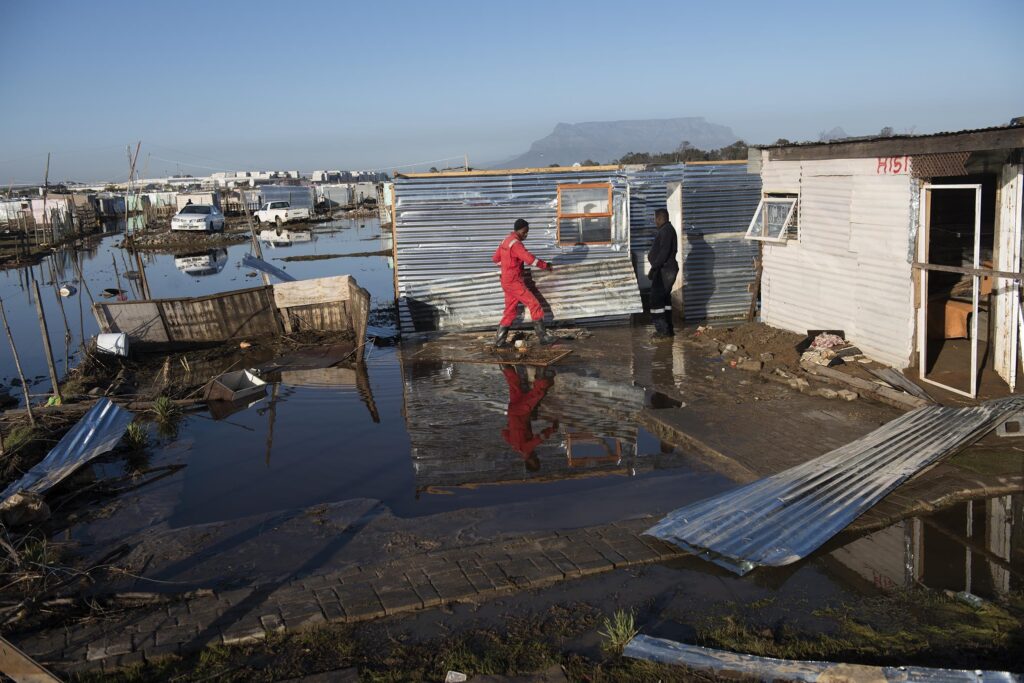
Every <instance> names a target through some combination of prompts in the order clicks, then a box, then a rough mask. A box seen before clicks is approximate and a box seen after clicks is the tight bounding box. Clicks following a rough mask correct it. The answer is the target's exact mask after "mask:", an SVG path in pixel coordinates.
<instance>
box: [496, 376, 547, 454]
mask: <svg viewBox="0 0 1024 683" xmlns="http://www.w3.org/2000/svg"><path fill="white" fill-rule="evenodd" d="M501 372H502V374H503V375H505V381H506V382H508V426H507V427H506V428H505V429H503V430H501V436H502V438H504V439H505V441H507V442H508V444H509V445H510V446H512V448H514V449H515V450H516V451H517V452H518V453H519V455H520V456H521V457H522V458H523V461H525V462H526V469H528V470H530V471H531V472H536V471H537V470H539V469H540V459H539V458H538V457H537V454H536V453H535V452H534V450H535V449H536V448H537V446H539V445H541V444H542V443H544V441H545V440H546V439H548V438H549V437H550V436H551V435H552V434H554V433H555V432H557V431H558V423H557V422H552V423H551V426H550V427H548V428H546V429H544V430H543V431H542V432H541V433H540V435H539V436H534V434H533V426H532V425H531V424H530V417H531V416H532V415H533V411H534V409H535V408H536V407H537V405H538V404H539V403H540V402H541V399H543V398H544V396H545V395H546V394H547V393H548V389H550V388H551V385H552V384H553V381H552V380H551V378H550V377H538V378H537V379H535V380H534V382H533V388H532V389H530V390H529V391H524V390H523V387H522V385H521V384H520V381H519V373H518V372H516V369H515V368H513V367H512V366H511V365H503V366H502V367H501Z"/></svg>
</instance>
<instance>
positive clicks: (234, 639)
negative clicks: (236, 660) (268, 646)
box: [221, 621, 267, 645]
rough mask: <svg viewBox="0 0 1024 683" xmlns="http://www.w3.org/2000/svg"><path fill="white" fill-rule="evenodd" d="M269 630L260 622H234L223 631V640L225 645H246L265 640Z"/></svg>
mask: <svg viewBox="0 0 1024 683" xmlns="http://www.w3.org/2000/svg"><path fill="white" fill-rule="evenodd" d="M266 637H267V632H266V631H264V630H263V625H262V624H260V623H255V624H253V623H252V622H251V621H247V622H239V623H237V624H232V625H231V626H229V627H227V628H226V629H224V630H223V631H222V632H221V640H222V642H223V643H224V644H225V645H244V644H245V643H255V642H259V641H261V640H265V639H266Z"/></svg>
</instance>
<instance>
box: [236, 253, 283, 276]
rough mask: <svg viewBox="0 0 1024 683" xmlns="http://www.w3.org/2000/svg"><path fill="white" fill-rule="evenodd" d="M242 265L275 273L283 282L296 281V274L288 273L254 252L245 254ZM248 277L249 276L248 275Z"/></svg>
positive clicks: (271, 273)
mask: <svg viewBox="0 0 1024 683" xmlns="http://www.w3.org/2000/svg"><path fill="white" fill-rule="evenodd" d="M242 267H243V268H255V269H256V270H259V271H261V272H264V273H266V274H267V275H273V276H274V277H276V278H277V279H278V280H280V281H281V282H295V276H293V275H289V274H288V273H286V272H285V271H283V270H281V269H280V268H278V267H277V266H275V265H272V264H270V263H267V262H266V261H264V260H263V259H259V258H256V257H255V256H253V255H252V254H246V255H245V256H243V257H242ZM254 275H255V273H254ZM246 277H249V276H248V275H246Z"/></svg>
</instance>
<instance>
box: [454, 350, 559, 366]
mask: <svg viewBox="0 0 1024 683" xmlns="http://www.w3.org/2000/svg"><path fill="white" fill-rule="evenodd" d="M544 350H546V349H544ZM544 350H536V349H534V350H531V351H528V352H527V353H519V352H518V351H514V350H509V351H497V350H482V351H477V352H472V351H469V352H467V353H466V354H465V355H462V354H460V353H458V352H457V351H456V350H455V349H444V350H443V351H442V352H441V354H440V355H439V357H438V360H444V361H448V362H450V363H485V364H492V365H493V364H503V365H535V366H537V367H542V368H546V367H547V366H549V365H554V364H555V363H557V362H558V361H560V360H562V359H563V358H565V357H566V356H568V355H569V354H571V353H572V349H565V350H561V349H550V351H553V352H554V353H553V354H552V353H543V351H544Z"/></svg>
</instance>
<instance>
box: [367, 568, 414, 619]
mask: <svg viewBox="0 0 1024 683" xmlns="http://www.w3.org/2000/svg"><path fill="white" fill-rule="evenodd" d="M402 579H403V580H402V583H397V582H396V583H387V584H375V585H374V588H375V589H376V591H377V597H378V598H379V599H380V602H381V604H382V605H383V606H384V612H385V613H386V614H397V613H399V612H410V611H412V610H417V609H422V608H423V601H422V600H420V597H419V595H418V594H417V593H416V591H414V590H413V589H412V585H411V584H410V583H409V582H408V581H407V580H405V577H404V576H403V577H402Z"/></svg>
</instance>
